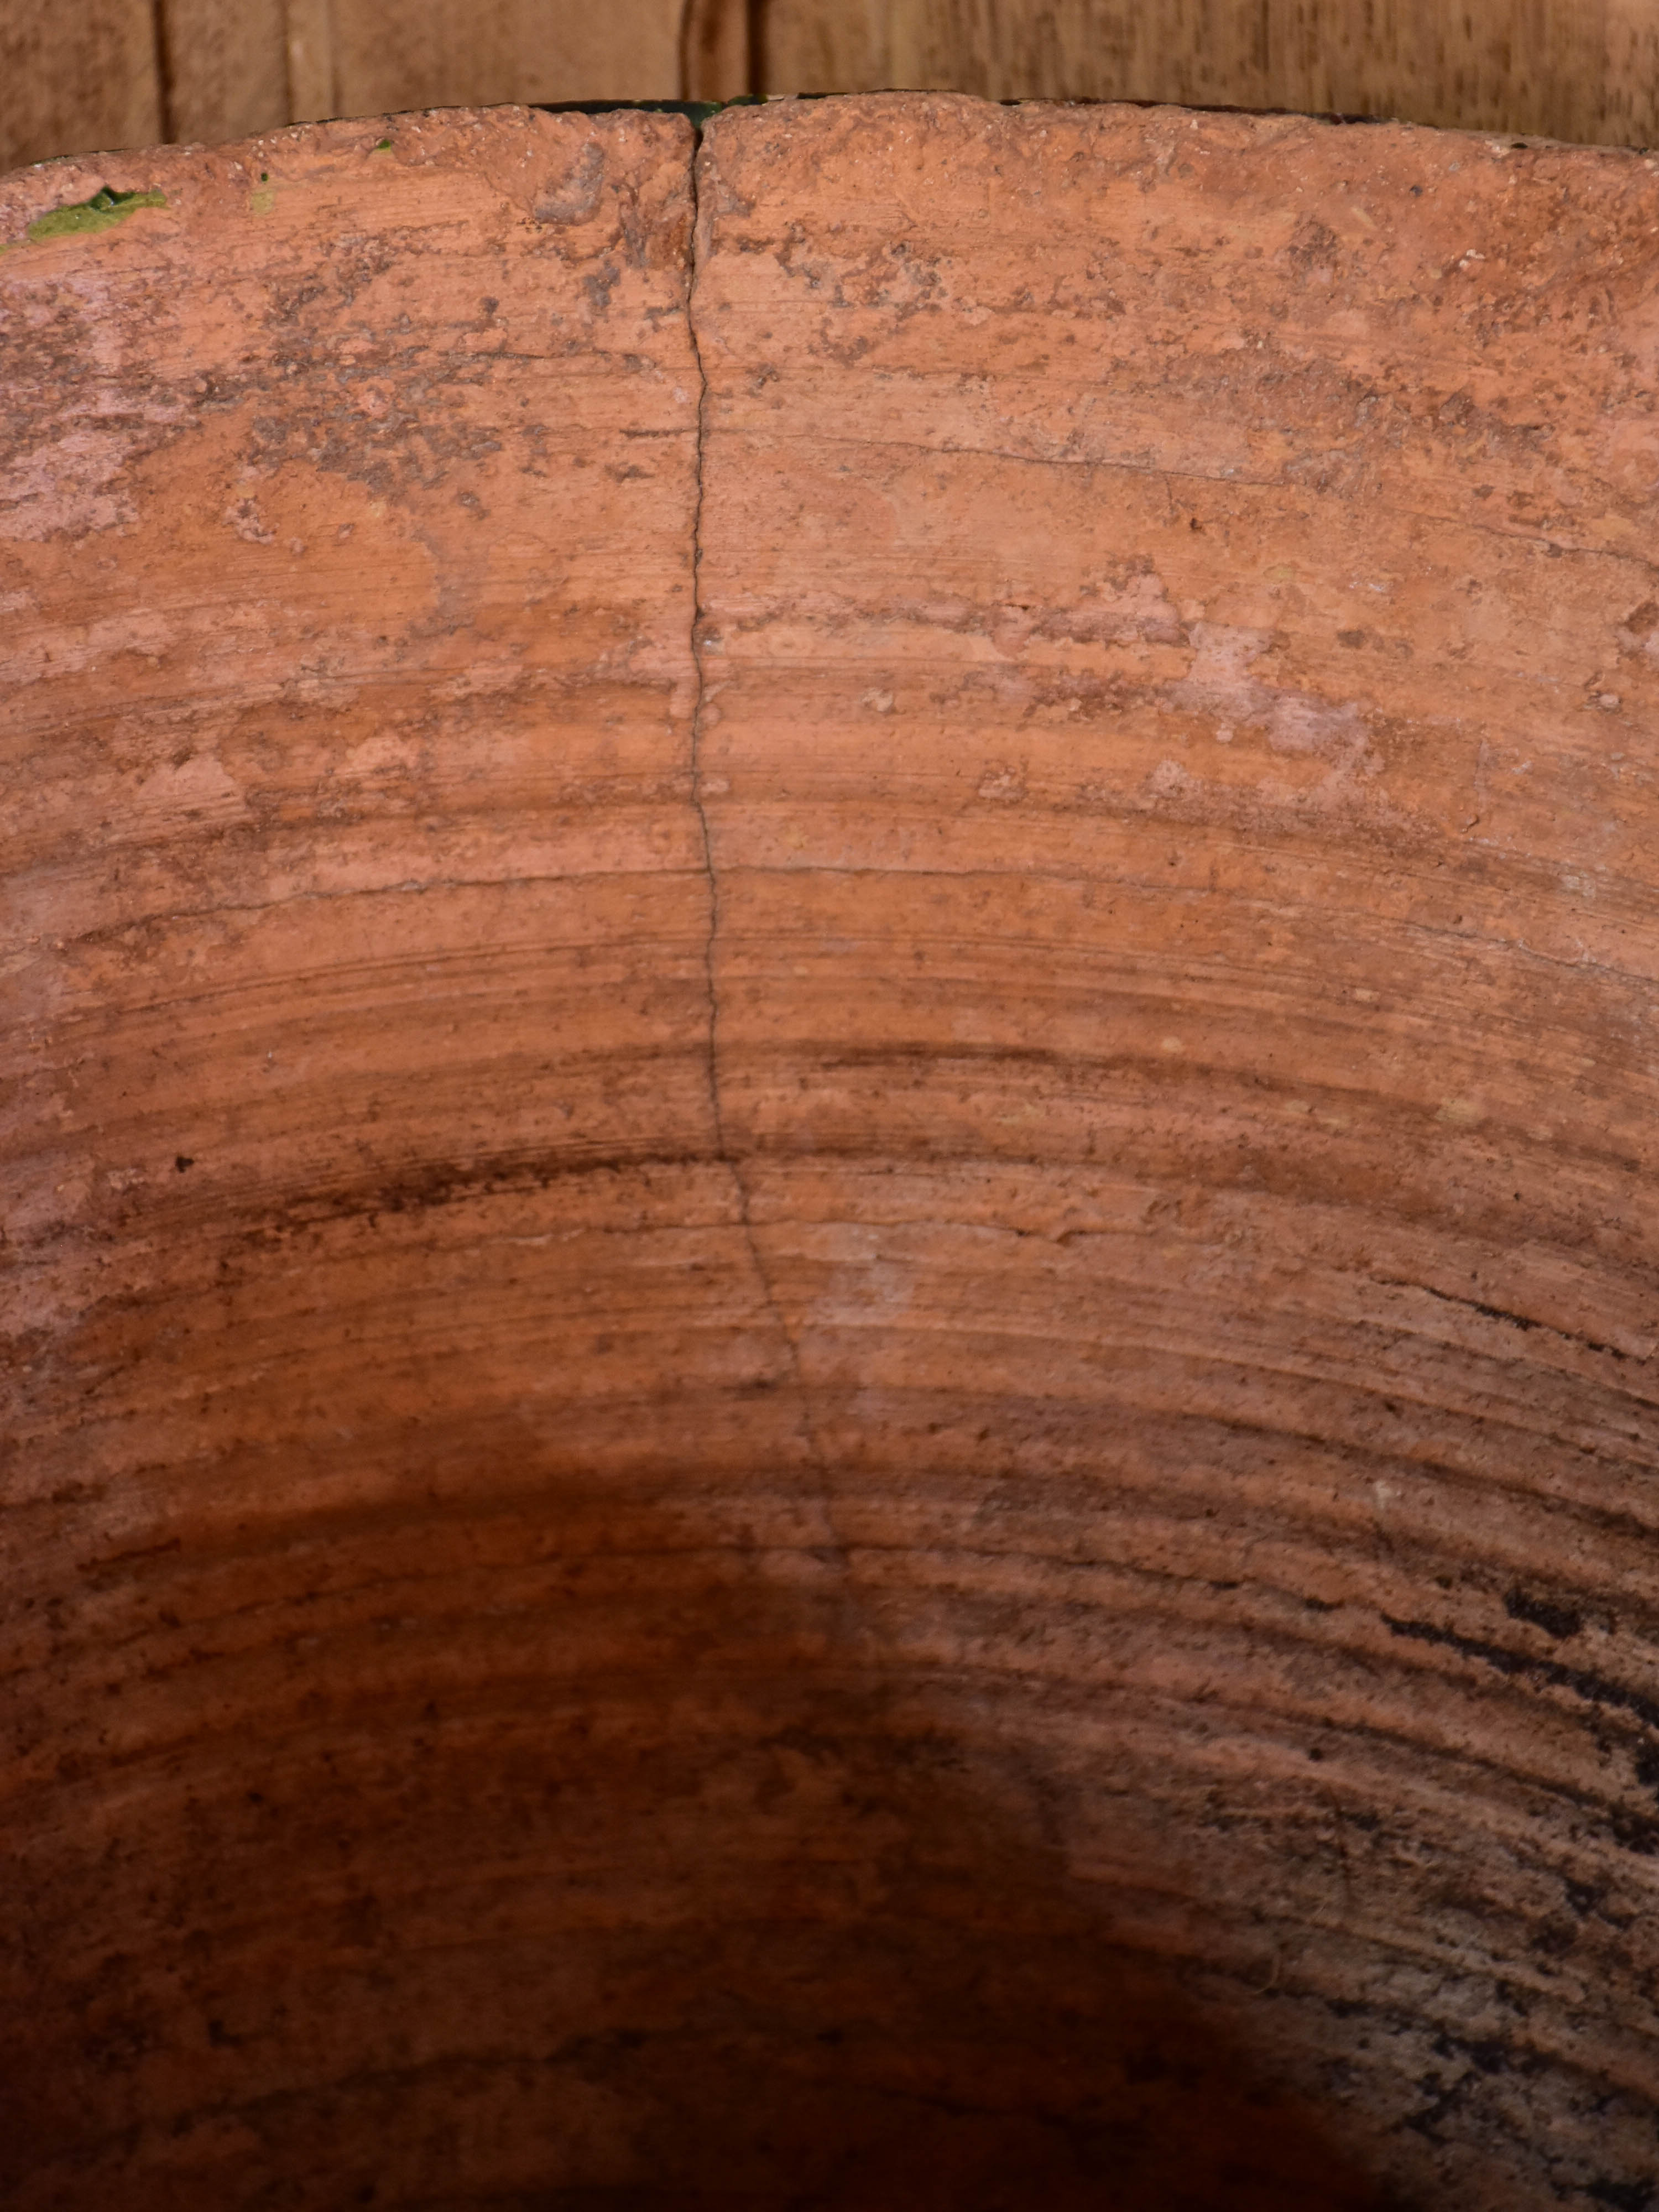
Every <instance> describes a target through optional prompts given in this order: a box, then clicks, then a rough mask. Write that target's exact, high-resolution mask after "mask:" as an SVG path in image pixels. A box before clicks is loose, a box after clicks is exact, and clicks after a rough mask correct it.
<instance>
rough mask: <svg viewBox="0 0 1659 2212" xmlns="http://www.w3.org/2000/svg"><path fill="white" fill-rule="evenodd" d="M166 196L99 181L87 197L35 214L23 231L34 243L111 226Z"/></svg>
mask: <svg viewBox="0 0 1659 2212" xmlns="http://www.w3.org/2000/svg"><path fill="white" fill-rule="evenodd" d="M166 205H167V194H166V193H165V192H163V191H154V190H152V191H147V192H137V191H134V192H115V191H111V190H110V188H109V186H108V185H99V187H98V189H97V191H95V192H94V194H93V196H92V197H91V198H90V199H89V200H76V202H75V204H74V205H73V206H72V207H60V208H53V209H52V210H50V212H49V213H47V214H46V215H40V216H36V217H35V218H34V221H33V222H32V223H31V224H30V225H29V227H28V229H27V232H26V233H25V236H26V237H27V238H29V239H30V240H33V243H34V244H36V245H37V246H38V245H39V244H40V241H41V240H42V239H46V238H70V237H73V236H75V235H76V234H78V233H80V232H82V231H92V230H112V229H113V228H114V227H115V225H116V224H117V223H118V222H125V221H126V219H127V217H128V216H130V215H137V212H138V210H139V209H140V208H147V207H165V206H166Z"/></svg>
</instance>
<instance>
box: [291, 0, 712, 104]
mask: <svg viewBox="0 0 1659 2212" xmlns="http://www.w3.org/2000/svg"><path fill="white" fill-rule="evenodd" d="M333 14H334V38H335V66H336V70H337V98H338V101H339V112H341V113H342V114H346V115H369V114H381V113H385V112H391V111H392V110H395V109H398V108H410V107H436V106H451V105H453V104H454V103H456V102H464V103H466V104H468V105H471V106H486V105H488V104H489V103H491V102H494V101H499V100H525V101H536V100H548V101H556V100H673V99H675V98H677V97H678V93H679V88H680V51H679V49H680V0H607V4H606V5H605V7H604V8H592V7H578V6H573V5H570V4H569V0H489V4H488V5H483V6H480V5H478V4H477V0H421V4H420V5H419V6H416V7H413V8H410V9H401V10H400V11H399V13H398V21H397V32H396V35H395V36H389V35H388V25H387V15H386V5H385V0H334V8H333Z"/></svg>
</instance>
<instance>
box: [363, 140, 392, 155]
mask: <svg viewBox="0 0 1659 2212" xmlns="http://www.w3.org/2000/svg"><path fill="white" fill-rule="evenodd" d="M368 150H369V152H370V153H371V154H389V153H390V152H391V151H392V141H391V140H390V139H389V138H380V139H378V140H376V142H375V143H374V145H373V146H371V147H370V148H369V149H368Z"/></svg>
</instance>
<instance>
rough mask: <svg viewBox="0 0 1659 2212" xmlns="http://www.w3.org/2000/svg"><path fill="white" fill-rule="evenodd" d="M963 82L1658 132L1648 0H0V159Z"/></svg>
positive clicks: (1464, 122)
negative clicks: (327, 127)
mask: <svg viewBox="0 0 1659 2212" xmlns="http://www.w3.org/2000/svg"><path fill="white" fill-rule="evenodd" d="M883 86H892V87H915V88H927V87H954V88H957V89H958V90H961V91H964V92H977V93H982V94H986V95H987V96H988V97H990V98H993V99H1001V100H1007V99H1019V98H1048V99H1066V98H1070V99H1096V100H1098V99H1113V98H1122V99H1133V100H1182V101H1188V102H1194V103H1197V104H1200V105H1213V104H1222V105H1230V106H1244V107H1295V108H1310V109H1315V110H1318V111H1323V112H1331V111H1334V112H1338V113H1342V114H1354V115H1372V114H1376V115H1398V116H1407V117H1409V118H1413V120H1416V121H1419V122H1425V123H1438V124H1448V125H1461V126H1462V127H1465V128H1468V129H1474V130H1503V131H1517V132H1526V133H1529V134H1532V135H1534V136H1548V137H1561V138H1573V139H1581V140H1587V141H1593V142H1597V143H1607V144H1620V143H1626V144H1645V143H1649V142H1650V141H1651V140H1654V139H1659V0H605V5H604V6H602V7H601V6H596V5H594V4H592V0H580V4H578V0H398V4H397V5H396V6H395V7H394V6H392V5H390V4H388V0H81V4H80V5H78V6H77V7H76V8H74V9H66V8H65V7H64V4H63V0H0V168H9V167H15V166H16V165H18V164H21V163H22V162H26V161H40V160H43V159H45V158H46V157H47V156H48V155H53V154H68V153H90V152H95V151H99V150H101V149H106V148H113V147H118V146H131V145H143V144H147V143H153V142H155V141H158V140H161V139H179V140H191V139H202V140H210V141H211V140H222V139H229V138H236V137H243V136H245V135H246V134H247V133H248V132H250V131H259V130H265V129H269V128H270V127H272V126H273V125H278V124H282V123H287V122H301V121H307V120H309V119H311V118H315V117H319V116H324V115H372V114H379V113H381V112H386V111H387V110H395V109H398V108H406V107H422V106H447V105H453V104H456V103H463V102H465V103H471V102H474V101H489V100H613V99H615V100H627V99H632V100H673V99H684V98H693V99H724V98H729V97H731V96H732V94H737V93H742V92H775V93H777V92H782V93H787V92H864V91H872V90H875V89H878V88H881V87H883Z"/></svg>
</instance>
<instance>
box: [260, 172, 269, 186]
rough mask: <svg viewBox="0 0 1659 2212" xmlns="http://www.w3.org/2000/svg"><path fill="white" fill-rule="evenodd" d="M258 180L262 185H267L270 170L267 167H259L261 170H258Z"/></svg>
mask: <svg viewBox="0 0 1659 2212" xmlns="http://www.w3.org/2000/svg"><path fill="white" fill-rule="evenodd" d="M259 182H260V183H261V184H262V185H268V184H269V183H270V170H269V169H261V170H260V172H259Z"/></svg>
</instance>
